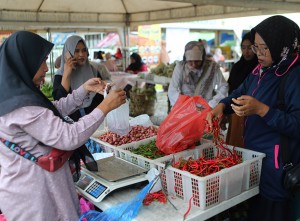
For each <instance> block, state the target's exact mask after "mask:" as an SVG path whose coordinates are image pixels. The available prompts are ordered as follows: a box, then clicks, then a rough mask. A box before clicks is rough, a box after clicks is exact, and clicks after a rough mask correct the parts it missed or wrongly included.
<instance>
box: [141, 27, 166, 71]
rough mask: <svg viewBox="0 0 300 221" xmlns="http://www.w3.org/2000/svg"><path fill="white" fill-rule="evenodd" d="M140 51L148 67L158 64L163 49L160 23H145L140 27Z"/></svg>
mask: <svg viewBox="0 0 300 221" xmlns="http://www.w3.org/2000/svg"><path fill="white" fill-rule="evenodd" d="M138 47H139V49H138V53H139V55H140V56H141V58H142V60H143V62H144V63H145V64H147V65H148V67H154V66H156V65H158V63H159V61H160V58H159V57H160V51H161V28H160V25H143V26H139V27H138Z"/></svg>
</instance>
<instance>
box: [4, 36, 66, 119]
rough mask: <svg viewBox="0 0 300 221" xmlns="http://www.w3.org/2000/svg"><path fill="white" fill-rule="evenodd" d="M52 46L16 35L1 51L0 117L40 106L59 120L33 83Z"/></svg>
mask: <svg viewBox="0 0 300 221" xmlns="http://www.w3.org/2000/svg"><path fill="white" fill-rule="evenodd" d="M52 47H53V44H52V43H50V42H48V41H46V40H45V39H44V38H42V37H40V36H39V35H37V34H34V33H32V32H28V31H18V32H15V33H14V34H12V35H11V36H10V37H9V38H8V39H6V41H5V42H4V43H3V44H2V45H1V47H0V94H1V96H0V106H1V108H0V116H3V115H5V114H7V113H10V112H12V111H14V110H15V109H18V108H21V107H26V106H40V107H45V108H48V109H50V110H52V111H53V113H54V114H55V115H56V116H60V114H59V112H58V110H57V109H56V108H55V107H54V105H53V104H52V103H51V102H50V101H49V100H48V99H47V98H46V97H45V96H44V95H43V93H42V92H41V91H40V90H39V89H38V88H37V87H36V86H35V85H34V83H33V82H32V79H33V77H34V76H35V74H36V73H37V71H38V69H39V68H40V66H41V64H42V63H43V62H44V61H45V60H46V59H47V57H48V55H49V53H50V52H51V50H52Z"/></svg>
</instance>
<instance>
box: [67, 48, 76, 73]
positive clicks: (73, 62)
mask: <svg viewBox="0 0 300 221" xmlns="http://www.w3.org/2000/svg"><path fill="white" fill-rule="evenodd" d="M70 58H71V59H72V61H71V62H72V69H73V70H76V63H75V61H74V59H73V56H72V54H71V53H70V51H69V50H68V51H67V52H66V53H65V62H66V63H67V62H68V60H69V59H70Z"/></svg>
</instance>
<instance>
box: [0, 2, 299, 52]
mask: <svg viewBox="0 0 300 221" xmlns="http://www.w3.org/2000/svg"><path fill="white" fill-rule="evenodd" d="M299 11H300V0H109V1H107V0H0V31H1V30H5V31H7V30H12V31H15V30H33V31H45V32H49V33H51V32H64V31H75V30H76V31H78V32H79V31H82V32H90V31H91V32H95V31H104V32H112V31H117V32H118V33H119V35H120V38H121V42H122V45H123V46H125V47H127V46H128V45H129V43H128V42H125V39H126V38H125V36H126V35H127V36H129V31H130V30H137V27H138V25H144V24H160V23H170V22H183V21H195V20H197V21H201V20H211V19H220V18H234V17H245V16H254V15H269V14H281V13H293V12H299ZM127 39H129V38H127Z"/></svg>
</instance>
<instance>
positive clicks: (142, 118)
mask: <svg viewBox="0 0 300 221" xmlns="http://www.w3.org/2000/svg"><path fill="white" fill-rule="evenodd" d="M129 124H130V126H132V127H133V126H136V125H141V126H144V127H150V126H153V123H152V122H151V120H150V117H149V115H148V114H142V115H139V116H137V117H135V118H132V119H131V120H130V121H129Z"/></svg>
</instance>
